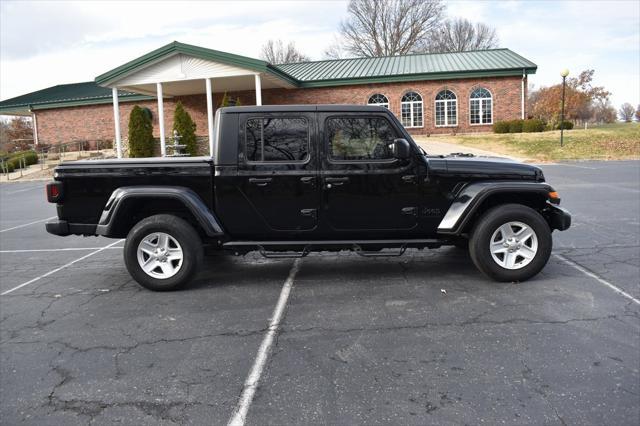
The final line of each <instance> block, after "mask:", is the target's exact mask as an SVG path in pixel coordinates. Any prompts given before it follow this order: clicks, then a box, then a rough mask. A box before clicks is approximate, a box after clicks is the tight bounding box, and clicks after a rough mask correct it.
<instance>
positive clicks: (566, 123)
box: [555, 120, 573, 130]
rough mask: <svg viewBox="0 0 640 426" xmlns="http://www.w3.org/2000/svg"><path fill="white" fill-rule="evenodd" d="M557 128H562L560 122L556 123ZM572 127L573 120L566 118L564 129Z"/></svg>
mask: <svg viewBox="0 0 640 426" xmlns="http://www.w3.org/2000/svg"><path fill="white" fill-rule="evenodd" d="M555 129H556V130H560V122H558V124H556V126H555ZM571 129H573V121H568V120H565V121H564V130H571Z"/></svg>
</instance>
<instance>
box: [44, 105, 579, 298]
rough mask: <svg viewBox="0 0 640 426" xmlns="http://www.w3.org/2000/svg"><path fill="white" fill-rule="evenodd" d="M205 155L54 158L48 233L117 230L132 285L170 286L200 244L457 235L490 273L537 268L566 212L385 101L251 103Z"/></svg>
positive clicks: (198, 256) (224, 113)
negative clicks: (413, 124)
mask: <svg viewBox="0 0 640 426" xmlns="http://www.w3.org/2000/svg"><path fill="white" fill-rule="evenodd" d="M215 121H216V124H215V126H216V127H215V138H214V141H213V151H212V152H213V156H212V157H189V158H145V159H139V158H131V159H125V160H115V159H114V160H97V161H76V162H70V163H63V164H61V165H60V166H58V167H57V168H56V170H55V174H54V181H53V182H51V183H49V184H48V185H47V197H48V200H49V201H50V202H52V203H56V204H57V212H58V219H57V220H55V221H53V222H49V223H47V224H46V229H47V231H48V232H50V233H52V234H55V235H70V234H75V235H103V236H105V237H109V238H125V237H126V243H125V248H124V261H125V264H126V266H127V269H128V271H129V272H130V274H131V275H132V276H133V278H134V279H135V280H136V281H138V282H139V283H140V284H141V285H143V286H145V287H147V288H149V289H152V290H169V289H175V288H177V287H179V286H181V285H183V284H185V283H186V282H188V281H189V280H190V279H191V278H193V276H194V275H195V274H196V272H197V270H198V267H199V265H200V264H201V263H202V262H203V259H204V257H203V256H204V251H205V248H206V249H207V250H210V251H217V252H229V253H231V254H236V255H238V254H245V253H248V252H250V251H256V250H257V251H259V252H260V253H262V254H263V255H265V256H273V257H284V256H305V255H307V254H308V253H309V252H312V251H338V250H345V249H346V250H354V251H356V252H357V253H358V254H361V255H363V256H381V255H400V254H402V253H403V252H404V251H405V250H406V249H407V248H418V249H423V248H436V247H440V246H443V245H456V246H459V247H462V248H468V250H469V252H470V254H471V258H472V259H473V262H474V263H475V265H476V266H477V267H478V269H479V270H480V271H482V272H483V273H484V274H486V275H487V276H489V277H491V278H493V279H496V280H499V281H523V280H526V279H528V278H530V277H532V276H534V275H535V274H537V273H538V272H539V271H540V270H541V269H542V268H543V267H544V265H545V264H546V263H547V260H548V259H549V255H550V253H551V247H552V239H551V232H552V231H553V230H554V229H557V230H565V229H567V228H569V226H570V224H571V216H570V214H569V213H568V212H567V211H566V210H564V209H562V208H560V207H559V206H558V204H559V203H560V198H559V197H558V194H557V193H556V192H555V191H554V189H553V188H552V187H551V186H549V185H548V184H546V183H545V179H544V176H543V174H542V171H541V170H540V169H539V168H537V167H534V166H531V165H526V164H521V163H518V162H514V161H510V160H505V159H500V158H488V157H487V158H478V157H473V156H466V155H463V154H452V155H449V156H430V155H428V154H426V153H425V152H424V151H423V150H422V149H421V148H420V147H418V146H417V145H416V144H415V142H414V141H413V140H412V139H411V136H410V135H409V134H408V133H407V131H406V130H405V129H404V128H403V127H402V125H401V124H400V122H399V121H398V120H397V119H396V117H395V116H394V115H393V114H392V113H391V112H390V111H389V110H387V109H385V108H382V107H375V106H355V105H353V106H340V105H306V106H255V107H254V106H250V107H230V108H221V109H219V110H218V112H217V113H216V120H215Z"/></svg>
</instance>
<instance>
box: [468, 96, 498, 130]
mask: <svg viewBox="0 0 640 426" xmlns="http://www.w3.org/2000/svg"><path fill="white" fill-rule="evenodd" d="M469 122H470V123H471V124H492V123H493V99H492V98H491V92H489V91H488V90H487V89H485V88H482V87H478V88H477V89H475V90H474V91H473V92H471V96H469Z"/></svg>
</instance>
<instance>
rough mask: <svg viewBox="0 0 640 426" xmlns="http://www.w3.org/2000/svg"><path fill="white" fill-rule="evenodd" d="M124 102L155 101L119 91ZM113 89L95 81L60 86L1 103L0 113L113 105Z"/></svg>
mask: <svg viewBox="0 0 640 426" xmlns="http://www.w3.org/2000/svg"><path fill="white" fill-rule="evenodd" d="M118 97H119V99H120V100H121V101H122V102H127V101H139V100H144V99H154V98H153V97H152V96H146V95H140V94H138V93H132V92H127V91H124V90H118ZM111 102H112V99H111V89H109V88H107V87H100V86H98V85H97V84H96V83H95V82H93V81H87V82H85V83H72V84H60V85H58V86H53V87H49V88H46V89H43V90H38V91H37V92H32V93H27V94H26V95H22V96H18V97H15V98H11V99H7V100H4V101H2V102H0V113H5V114H10V113H14V114H26V113H28V112H29V110H38V109H48V108H59V107H63V106H64V107H69V106H78V105H95V104H101V103H111Z"/></svg>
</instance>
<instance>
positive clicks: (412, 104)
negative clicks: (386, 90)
mask: <svg viewBox="0 0 640 426" xmlns="http://www.w3.org/2000/svg"><path fill="white" fill-rule="evenodd" d="M409 92H413V93H417V94H418V95H419V96H420V99H421V100H420V101H403V100H402V98H404V96H405V95H406V94H407V93H409ZM417 103H420V110H421V112H422V126H413V117H414V115H413V112H414V109H415V108H414V104H417ZM405 104H406V105H409V111H410V114H409V119H410V120H411V124H412V125H411V126H405V125H404V123H402V105H405ZM400 123H401V124H402V126H403V127H404V128H405V129H422V128H423V127H424V96H422V93H419V92H416V91H415V90H408V91H406V92H404V94H403V95H402V97H401V98H400Z"/></svg>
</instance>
